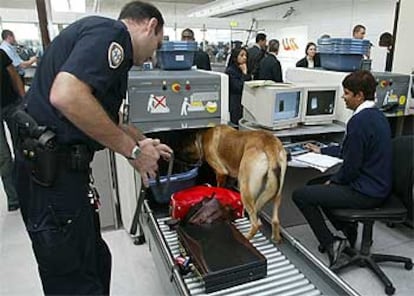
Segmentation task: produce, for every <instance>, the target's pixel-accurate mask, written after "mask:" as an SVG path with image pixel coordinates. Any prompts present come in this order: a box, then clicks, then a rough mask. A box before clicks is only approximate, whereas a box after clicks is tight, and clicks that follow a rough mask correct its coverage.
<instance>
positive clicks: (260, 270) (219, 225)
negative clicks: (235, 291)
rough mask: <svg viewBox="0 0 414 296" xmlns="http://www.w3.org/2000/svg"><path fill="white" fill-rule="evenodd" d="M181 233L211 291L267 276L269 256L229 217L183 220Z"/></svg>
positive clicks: (180, 227) (190, 254)
mask: <svg viewBox="0 0 414 296" xmlns="http://www.w3.org/2000/svg"><path fill="white" fill-rule="evenodd" d="M177 232H178V237H179V240H180V242H181V244H182V245H183V247H184V248H185V249H186V252H187V253H188V255H189V256H190V257H191V260H192V262H193V263H194V265H195V267H196V269H197V271H198V272H199V274H200V276H201V277H202V279H203V281H204V283H205V289H206V293H211V292H214V291H218V290H221V289H225V288H228V287H232V286H235V285H239V284H242V283H246V282H249V281H253V280H257V279H260V278H263V277H265V276H266V273H267V262H266V258H265V257H264V256H263V255H262V254H261V253H260V252H259V251H257V250H256V248H255V247H254V246H253V245H252V244H251V243H250V242H249V241H248V240H247V239H246V238H245V237H244V235H243V234H241V233H240V232H239V230H238V229H237V228H236V227H235V226H234V225H233V224H232V223H231V222H230V221H222V220H220V221H215V222H213V223H211V224H201V225H194V224H190V223H188V224H184V225H180V226H179V227H178V229H177Z"/></svg>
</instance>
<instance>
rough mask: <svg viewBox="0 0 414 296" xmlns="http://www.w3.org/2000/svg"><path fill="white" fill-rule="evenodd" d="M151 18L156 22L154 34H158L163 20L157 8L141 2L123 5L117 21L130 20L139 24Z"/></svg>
mask: <svg viewBox="0 0 414 296" xmlns="http://www.w3.org/2000/svg"><path fill="white" fill-rule="evenodd" d="M153 17H154V18H156V19H157V21H158V25H157V27H156V28H155V34H158V32H159V31H160V30H161V29H162V27H163V26H164V19H163V17H162V15H161V12H160V11H159V10H158V8H156V7H155V6H154V5H152V4H149V3H145V2H141V1H133V2H129V3H127V4H125V6H124V7H123V8H122V10H121V13H120V14H119V17H118V19H119V20H123V19H130V20H133V21H136V22H141V21H144V20H147V19H150V18H153Z"/></svg>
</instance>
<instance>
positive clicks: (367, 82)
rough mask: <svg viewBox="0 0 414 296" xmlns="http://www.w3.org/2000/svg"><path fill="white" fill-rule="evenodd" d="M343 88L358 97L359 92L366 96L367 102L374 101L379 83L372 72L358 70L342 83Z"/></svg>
mask: <svg viewBox="0 0 414 296" xmlns="http://www.w3.org/2000/svg"><path fill="white" fill-rule="evenodd" d="M342 86H343V87H344V88H346V89H349V90H350V91H352V92H353V93H354V95H356V94H357V93H358V92H360V91H361V92H362V93H363V94H364V97H365V100H369V101H374V99H375V90H376V88H377V81H376V80H375V78H374V76H373V75H372V74H371V72H370V71H367V70H358V71H355V72H352V73H351V74H348V75H347V76H346V77H345V78H344V80H343V81H342Z"/></svg>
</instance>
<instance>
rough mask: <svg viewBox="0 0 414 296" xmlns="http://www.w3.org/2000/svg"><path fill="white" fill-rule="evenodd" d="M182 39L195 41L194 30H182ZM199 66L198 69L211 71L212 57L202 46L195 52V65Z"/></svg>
mask: <svg viewBox="0 0 414 296" xmlns="http://www.w3.org/2000/svg"><path fill="white" fill-rule="evenodd" d="M181 41H195V38H194V32H193V30H191V29H189V28H187V29H184V30H183V31H182V32H181ZM194 65H195V66H197V69H202V70H208V71H211V64H210V57H209V56H208V54H207V53H206V52H204V51H203V50H202V49H201V48H198V50H197V51H196V52H195V54H194V61H193V66H194Z"/></svg>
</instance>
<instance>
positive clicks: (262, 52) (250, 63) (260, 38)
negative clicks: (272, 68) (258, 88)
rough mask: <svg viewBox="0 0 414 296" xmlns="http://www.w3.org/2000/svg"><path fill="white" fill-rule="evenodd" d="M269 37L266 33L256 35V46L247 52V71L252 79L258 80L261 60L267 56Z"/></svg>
mask: <svg viewBox="0 0 414 296" xmlns="http://www.w3.org/2000/svg"><path fill="white" fill-rule="evenodd" d="M266 38H267V36H266V34H264V33H258V34H257V35H256V44H254V45H253V46H252V47H250V48H249V49H248V51H247V54H248V60H247V69H248V71H249V75H251V76H252V79H258V75H259V67H260V62H261V60H262V59H263V58H264V57H265V56H266V44H267V39H266Z"/></svg>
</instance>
